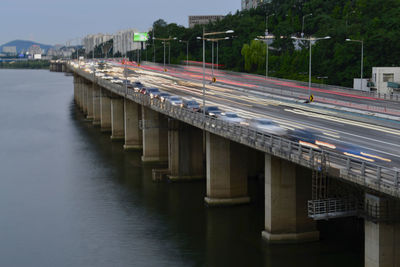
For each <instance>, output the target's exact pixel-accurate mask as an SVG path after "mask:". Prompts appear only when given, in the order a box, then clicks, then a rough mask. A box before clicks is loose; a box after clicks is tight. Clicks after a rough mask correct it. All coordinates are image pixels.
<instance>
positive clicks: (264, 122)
mask: <svg viewBox="0 0 400 267" xmlns="http://www.w3.org/2000/svg"><path fill="white" fill-rule="evenodd" d="M249 126H250V127H253V128H256V129H258V130H260V131H262V132H266V133H270V134H274V135H279V136H285V135H287V133H288V132H287V130H286V129H284V128H282V127H281V126H279V124H277V123H276V122H274V121H272V120H269V119H265V118H257V119H251V120H250V123H249Z"/></svg>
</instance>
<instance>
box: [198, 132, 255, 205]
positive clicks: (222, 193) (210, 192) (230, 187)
mask: <svg viewBox="0 0 400 267" xmlns="http://www.w3.org/2000/svg"><path fill="white" fill-rule="evenodd" d="M246 152H247V148H246V147H245V146H243V145H240V144H238V143H235V142H232V141H230V140H229V139H226V138H223V137H220V136H217V135H214V134H211V133H208V132H207V133H206V158H207V168H206V169H207V196H206V197H205V198H204V200H205V202H206V203H207V204H208V205H211V206H219V205H235V204H243V203H248V202H250V198H249V197H248V195H247V156H246V154H247V153H246Z"/></svg>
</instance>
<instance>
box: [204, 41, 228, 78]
mask: <svg viewBox="0 0 400 267" xmlns="http://www.w3.org/2000/svg"><path fill="white" fill-rule="evenodd" d="M197 39H201V37H197ZM205 39H206V41H209V42H212V50H211V57H212V59H211V76H212V82H214V81H215V79H214V78H215V77H214V43H217V69H218V63H219V62H218V41H222V40H229V39H231V37H228V36H226V37H225V38H205Z"/></svg>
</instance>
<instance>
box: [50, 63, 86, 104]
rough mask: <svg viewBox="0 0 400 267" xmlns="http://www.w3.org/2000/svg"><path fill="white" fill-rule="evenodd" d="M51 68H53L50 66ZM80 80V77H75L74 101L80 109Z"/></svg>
mask: <svg viewBox="0 0 400 267" xmlns="http://www.w3.org/2000/svg"><path fill="white" fill-rule="evenodd" d="M50 68H51V66H50ZM79 96H80V93H79V78H78V75H74V101H75V103H76V105H77V106H78V107H80V99H79Z"/></svg>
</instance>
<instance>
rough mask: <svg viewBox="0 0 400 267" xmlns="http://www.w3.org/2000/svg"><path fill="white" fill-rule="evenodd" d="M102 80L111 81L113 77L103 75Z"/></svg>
mask: <svg viewBox="0 0 400 267" xmlns="http://www.w3.org/2000/svg"><path fill="white" fill-rule="evenodd" d="M103 79H104V80H112V79H113V77H112V76H109V75H105V76H103Z"/></svg>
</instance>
